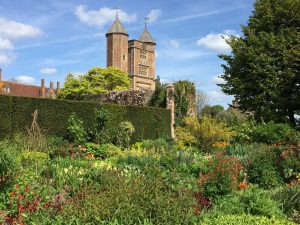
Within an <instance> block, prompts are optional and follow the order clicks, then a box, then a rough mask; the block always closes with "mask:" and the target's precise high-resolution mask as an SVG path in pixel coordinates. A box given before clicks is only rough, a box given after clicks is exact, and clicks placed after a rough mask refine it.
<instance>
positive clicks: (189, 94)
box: [174, 80, 196, 125]
mask: <svg viewBox="0 0 300 225" xmlns="http://www.w3.org/2000/svg"><path fill="white" fill-rule="evenodd" d="M174 87H175V93H174V99H175V102H176V104H175V124H176V125H181V124H182V120H183V118H184V117H186V116H187V113H188V111H189V109H193V108H195V107H196V106H195V101H196V88H195V84H194V83H192V82H190V81H186V80H180V81H177V82H175V83H174Z"/></svg>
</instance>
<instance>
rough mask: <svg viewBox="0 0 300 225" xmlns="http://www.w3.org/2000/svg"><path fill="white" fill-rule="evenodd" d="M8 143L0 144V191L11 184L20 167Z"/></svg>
mask: <svg viewBox="0 0 300 225" xmlns="http://www.w3.org/2000/svg"><path fill="white" fill-rule="evenodd" d="M8 146H9V145H8V143H3V142H0V190H1V191H2V190H3V188H4V187H5V186H7V185H9V184H11V183H12V181H13V179H14V178H15V176H16V174H17V173H18V169H19V168H20V165H19V163H18V161H17V159H16V155H15V154H14V152H13V151H12V150H11V149H10V148H9V147H8Z"/></svg>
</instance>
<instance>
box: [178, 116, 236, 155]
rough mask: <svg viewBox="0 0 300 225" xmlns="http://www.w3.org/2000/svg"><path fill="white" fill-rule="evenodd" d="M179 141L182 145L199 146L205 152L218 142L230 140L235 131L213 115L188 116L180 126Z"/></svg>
mask: <svg viewBox="0 0 300 225" xmlns="http://www.w3.org/2000/svg"><path fill="white" fill-rule="evenodd" d="M176 132H177V141H178V143H179V146H180V145H186V146H197V147H198V148H200V149H201V150H203V151H205V152H209V151H211V148H212V147H213V145H214V144H216V143H217V142H222V141H224V142H229V141H230V139H231V138H232V136H233V135H234V133H233V132H232V131H231V129H230V128H228V127H227V126H226V124H224V123H219V122H218V121H216V120H215V119H213V118H211V117H206V116H204V117H202V118H201V119H200V120H199V119H198V118H197V117H186V118H185V119H184V126H183V127H178V128H177V129H176Z"/></svg>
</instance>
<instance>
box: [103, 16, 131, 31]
mask: <svg viewBox="0 0 300 225" xmlns="http://www.w3.org/2000/svg"><path fill="white" fill-rule="evenodd" d="M114 33H119V34H126V35H128V33H127V31H126V30H125V28H124V26H123V24H122V23H121V21H120V20H119V18H118V17H117V18H116V20H115V21H114V23H113V24H112V26H111V27H110V29H109V30H108V31H107V33H106V35H107V34H114Z"/></svg>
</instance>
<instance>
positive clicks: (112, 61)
mask: <svg viewBox="0 0 300 225" xmlns="http://www.w3.org/2000/svg"><path fill="white" fill-rule="evenodd" d="M106 39H107V53H106V54H107V66H115V67H117V68H119V69H120V70H122V71H124V72H126V73H127V74H128V76H129V77H130V78H131V83H132V89H133V90H137V89H144V90H154V89H155V48H156V43H155V41H154V39H153V38H152V36H151V35H150V33H149V31H148V29H147V23H146V22H145V29H144V32H143V33H142V35H141V36H140V38H139V40H130V41H128V33H127V32H126V30H125V29H124V27H123V25H122V23H121V22H120V20H119V18H118V14H117V16H116V20H115V22H114V23H113V25H112V26H111V28H110V29H109V31H108V32H107V33H106Z"/></svg>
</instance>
